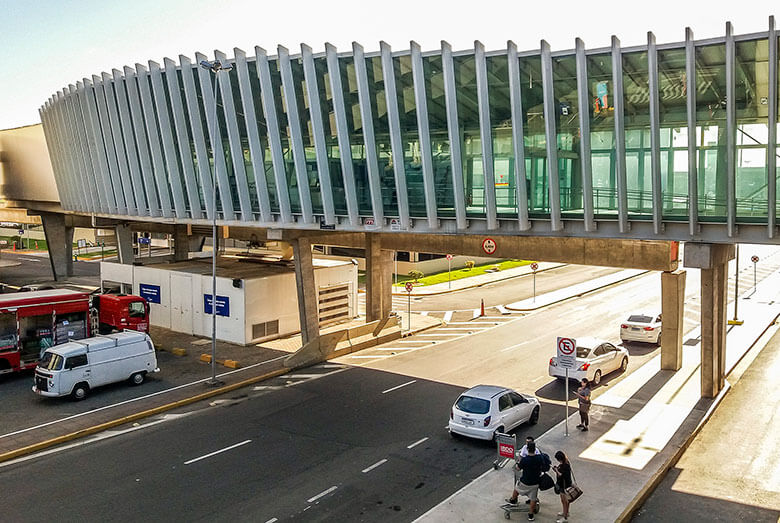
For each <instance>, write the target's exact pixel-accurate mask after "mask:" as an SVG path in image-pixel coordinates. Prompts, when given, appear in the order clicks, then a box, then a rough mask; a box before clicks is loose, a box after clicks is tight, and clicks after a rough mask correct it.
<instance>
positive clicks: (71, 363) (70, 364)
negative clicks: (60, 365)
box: [65, 354, 87, 369]
mask: <svg viewBox="0 0 780 523" xmlns="http://www.w3.org/2000/svg"><path fill="white" fill-rule="evenodd" d="M86 364H87V355H86V354H80V355H78V356H71V357H70V358H68V359H67V360H65V368H66V369H75V368H76V367H83V366H84V365H86Z"/></svg>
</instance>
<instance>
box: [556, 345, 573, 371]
mask: <svg viewBox="0 0 780 523" xmlns="http://www.w3.org/2000/svg"><path fill="white" fill-rule="evenodd" d="M576 348H577V340H575V339H574V338H560V337H559V338H558V366H559V367H562V368H564V369H574V368H576V367H577V354H576V352H575V351H576Z"/></svg>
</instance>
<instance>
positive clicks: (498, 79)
mask: <svg viewBox="0 0 780 523" xmlns="http://www.w3.org/2000/svg"><path fill="white" fill-rule="evenodd" d="M486 62H487V77H488V92H489V93H490V96H489V106H490V125H491V128H492V129H491V132H492V137H493V173H494V177H495V187H496V211H497V213H498V215H499V216H506V217H517V188H516V183H515V155H514V150H513V149H512V106H511V104H510V98H509V97H510V94H509V63H508V62H507V57H506V55H498V56H489V57H487V58H486Z"/></svg>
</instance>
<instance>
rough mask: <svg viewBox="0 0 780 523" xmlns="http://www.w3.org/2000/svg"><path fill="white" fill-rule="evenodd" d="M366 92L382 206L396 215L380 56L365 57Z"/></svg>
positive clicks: (396, 207) (389, 212)
mask: <svg viewBox="0 0 780 523" xmlns="http://www.w3.org/2000/svg"><path fill="white" fill-rule="evenodd" d="M366 70H367V72H368V73H367V76H368V93H369V98H370V100H371V118H372V120H373V122H374V137H375V141H376V152H377V158H378V159H379V162H378V163H379V186H380V190H381V192H382V207H383V209H384V213H385V214H386V215H387V216H398V194H396V190H395V174H394V173H393V154H392V148H391V146H390V124H389V122H388V118H387V96H386V95H385V81H384V77H383V76H382V57H380V56H375V57H373V58H367V59H366Z"/></svg>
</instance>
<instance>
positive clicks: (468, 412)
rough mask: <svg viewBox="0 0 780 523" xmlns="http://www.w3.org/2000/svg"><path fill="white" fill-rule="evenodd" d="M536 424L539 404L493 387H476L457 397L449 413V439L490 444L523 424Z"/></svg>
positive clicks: (502, 388) (536, 401) (524, 395)
mask: <svg viewBox="0 0 780 523" xmlns="http://www.w3.org/2000/svg"><path fill="white" fill-rule="evenodd" d="M538 420H539V400H538V399H536V398H535V397H533V396H530V395H528V394H520V393H519V392H515V391H513V390H512V389H507V388H505V387H496V386H493V385H477V386H476V387H474V388H471V389H469V390H467V391H466V392H464V393H463V394H461V395H460V397H459V398H458V400H457V401H456V402H455V404H454V405H453V406H452V409H451V410H450V422H449V426H448V428H449V431H450V434H452V435H457V434H460V435H463V436H469V437H471V438H477V439H484V440H490V439H494V438H495V435H496V433H497V432H509V431H510V430H512V429H514V428H515V427H517V426H519V425H522V424H523V423H526V422H528V423H530V424H534V423H536V422H537V421H538Z"/></svg>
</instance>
